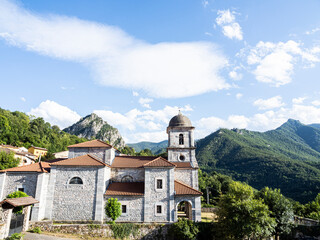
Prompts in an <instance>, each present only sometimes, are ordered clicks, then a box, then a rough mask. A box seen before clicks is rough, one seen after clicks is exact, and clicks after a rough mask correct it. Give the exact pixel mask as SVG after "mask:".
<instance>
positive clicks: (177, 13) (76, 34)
mask: <svg viewBox="0 0 320 240" xmlns="http://www.w3.org/2000/svg"><path fill="white" fill-rule="evenodd" d="M319 12H320V2H319V1H312V0H310V1H298V0H296V1H294V0H290V1H289V0H288V1H285V0H283V1H253V0H252V1H226V0H220V1H209V0H208V1H200V0H199V1H182V0H181V1H172V0H171V1H129V0H128V1H120V0H119V1H105V0H99V1H95V0H92V1H84V0H82V1H79V0H68V1H58V0H57V1H40V0H32V1H31V0H30V1H22V0H20V1H10V0H0V82H1V89H2V91H1V94H0V103H1V105H0V107H1V108H4V109H8V110H11V111H15V110H18V111H22V112H25V113H28V114H31V115H34V116H39V117H43V118H44V119H45V120H46V121H48V122H50V123H51V124H53V125H54V124H55V125H58V126H59V127H60V128H64V127H67V126H69V125H71V124H73V123H75V122H76V121H78V120H79V119H80V118H81V117H84V116H86V115H88V114H90V113H92V112H95V113H97V114H98V115H99V116H101V117H102V118H103V119H104V120H106V121H107V122H109V123H110V124H111V125H113V126H114V127H117V128H118V129H119V130H120V133H121V134H122V136H123V137H124V138H125V140H126V142H138V141H154V142H156V141H161V140H164V139H166V133H165V128H166V126H167V124H168V121H169V120H170V118H171V117H172V116H174V115H175V114H177V112H178V109H181V111H182V112H183V113H184V114H185V115H187V116H188V117H189V118H190V119H191V121H192V123H193V125H194V126H195V127H196V137H197V138H201V137H204V136H206V135H208V134H210V133H211V132H213V131H215V130H216V129H218V128H219V127H226V128H233V127H237V128H247V129H250V130H257V131H266V130H269V129H273V128H276V127H278V126H279V125H281V124H282V123H284V122H285V121H286V120H287V119H288V118H293V119H298V120H300V121H301V122H303V123H305V124H309V123H320V83H319V75H320V68H319V64H320V63H319V61H320V38H319V37H320V15H319V14H318V13H319Z"/></svg>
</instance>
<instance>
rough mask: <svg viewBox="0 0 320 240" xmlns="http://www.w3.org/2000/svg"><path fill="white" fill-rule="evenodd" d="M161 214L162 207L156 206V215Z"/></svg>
mask: <svg viewBox="0 0 320 240" xmlns="http://www.w3.org/2000/svg"><path fill="white" fill-rule="evenodd" d="M161 213H162V206H161V205H157V214H161Z"/></svg>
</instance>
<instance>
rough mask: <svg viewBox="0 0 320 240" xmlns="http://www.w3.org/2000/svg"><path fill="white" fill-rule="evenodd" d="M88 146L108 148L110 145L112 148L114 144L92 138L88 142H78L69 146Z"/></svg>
mask: <svg viewBox="0 0 320 240" xmlns="http://www.w3.org/2000/svg"><path fill="white" fill-rule="evenodd" d="M71 147H73V148H87V147H98V148H99V147H100V148H106V147H109V148H111V147H112V146H111V145H110V144H108V143H106V142H103V141H101V140H98V139H95V140H91V141H87V142H83V143H78V144H73V145H70V146H68V148H71Z"/></svg>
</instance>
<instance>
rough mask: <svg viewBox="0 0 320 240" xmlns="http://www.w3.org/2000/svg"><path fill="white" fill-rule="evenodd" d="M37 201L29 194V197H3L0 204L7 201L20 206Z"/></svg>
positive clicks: (14, 205)
mask: <svg viewBox="0 0 320 240" xmlns="http://www.w3.org/2000/svg"><path fill="white" fill-rule="evenodd" d="M38 202H39V201H37V200H36V199H34V198H33V197H30V196H29V197H21V198H7V199H4V200H3V201H2V202H0V205H3V204H5V203H7V204H10V205H11V206H13V207H20V206H28V205H32V204H35V203H38Z"/></svg>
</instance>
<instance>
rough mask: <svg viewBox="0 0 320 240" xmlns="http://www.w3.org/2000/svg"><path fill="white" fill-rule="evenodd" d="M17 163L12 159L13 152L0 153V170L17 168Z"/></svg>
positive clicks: (17, 161)
mask: <svg viewBox="0 0 320 240" xmlns="http://www.w3.org/2000/svg"><path fill="white" fill-rule="evenodd" d="M19 162H20V161H19V159H15V158H14V152H10V153H6V152H5V151H0V170H3V169H7V168H13V167H17V166H18V165H19Z"/></svg>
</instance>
